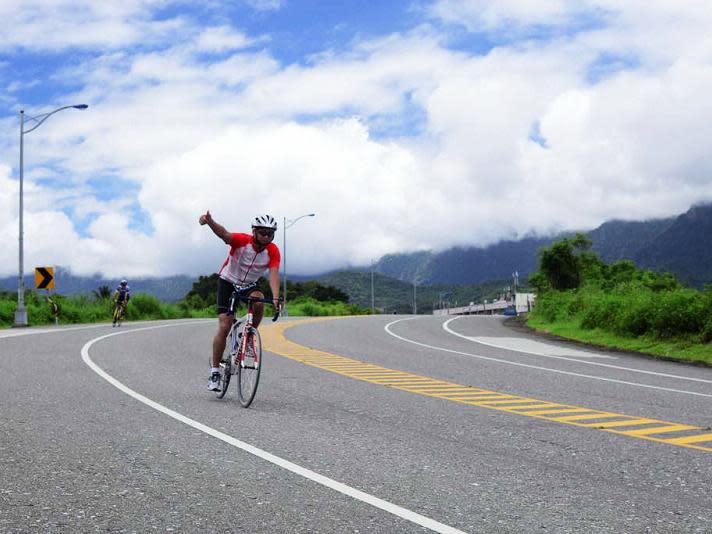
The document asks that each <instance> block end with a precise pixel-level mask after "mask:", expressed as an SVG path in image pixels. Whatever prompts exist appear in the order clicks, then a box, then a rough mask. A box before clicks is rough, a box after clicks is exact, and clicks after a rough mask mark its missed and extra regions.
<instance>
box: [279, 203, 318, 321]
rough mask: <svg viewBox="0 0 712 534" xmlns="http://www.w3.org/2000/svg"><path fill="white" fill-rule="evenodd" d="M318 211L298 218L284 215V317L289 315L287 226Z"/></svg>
mask: <svg viewBox="0 0 712 534" xmlns="http://www.w3.org/2000/svg"><path fill="white" fill-rule="evenodd" d="M315 215H316V213H307V214H305V215H300V216H299V217H297V218H296V219H289V220H287V218H286V217H284V224H283V225H282V266H283V267H282V273H283V276H282V278H283V280H284V289H282V299H283V305H282V315H284V317H289V312H288V311H287V228H290V227H292V226H294V225H295V224H296V222H297V221H298V220H300V219H303V218H304V217H314V216H315Z"/></svg>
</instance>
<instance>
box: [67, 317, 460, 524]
mask: <svg viewBox="0 0 712 534" xmlns="http://www.w3.org/2000/svg"><path fill="white" fill-rule="evenodd" d="M169 326H177V325H175V324H168V325H158V326H149V327H147V328H136V329H133V330H127V331H124V332H112V333H111V334H106V335H103V336H100V337H97V338H94V339H92V340H91V341H88V342H87V343H86V344H85V345H84V346H83V347H82V350H81V354H82V360H84V363H86V364H87V365H88V366H89V367H90V368H91V369H92V371H94V372H95V373H96V374H98V375H99V376H100V377H102V378H103V379H104V380H106V381H107V382H109V383H110V384H111V385H112V386H114V387H116V388H117V389H119V390H121V391H123V392H124V393H126V394H127V395H129V396H130V397H133V398H134V399H136V400H137V401H139V402H142V403H143V404H145V405H146V406H150V407H151V408H153V409H154V410H158V411H159V412H161V413H163V414H165V415H167V416H169V417H172V418H173V419H175V420H177V421H180V422H181V423H184V424H186V425H188V426H190V427H192V428H195V429H196V430H200V431H201V432H204V433H205V434H208V435H209V436H212V437H214V438H217V439H219V440H221V441H224V442H225V443H227V444H229V445H232V446H233V447H236V448H238V449H241V450H243V451H245V452H248V453H250V454H253V455H255V456H257V457H259V458H262V459H263V460H265V461H267V462H270V463H272V464H274V465H276V466H278V467H281V468H282V469H286V470H287V471H290V472H292V473H295V474H297V475H300V476H302V477H304V478H307V479H309V480H311V481H313V482H316V483H317V484H321V485H322V486H326V487H327V488H330V489H332V490H335V491H338V492H339V493H342V494H344V495H347V496H349V497H352V498H354V499H356V500H359V501H361V502H364V503H366V504H370V505H371V506H374V507H376V508H380V509H381V510H384V511H386V512H389V513H391V514H393V515H396V516H398V517H401V518H403V519H406V520H408V521H410V522H412V523H415V524H416V525H420V526H421V527H425V528H428V529H430V530H432V531H434V532H442V533H444V534H465V533H464V532H463V531H461V530H458V529H456V528H453V527H451V526H448V525H445V524H443V523H440V522H438V521H435V520H434V519H430V518H429V517H425V516H423V515H420V514H418V513H416V512H413V511H411V510H408V509H407V508H403V507H401V506H398V505H396V504H393V503H390V502H388V501H384V500H383V499H379V498H378V497H375V496H373V495H370V494H368V493H365V492H363V491H359V490H357V489H355V488H352V487H351V486H347V485H346V484H343V483H341V482H338V481H336V480H333V479H331V478H328V477H325V476H324V475H321V474H319V473H317V472H315V471H311V470H310V469H307V468H305V467H302V466H300V465H297V464H295V463H292V462H290V461H289V460H285V459H283V458H280V457H279V456H275V455H274V454H271V453H269V452H267V451H264V450H262V449H258V448H257V447H255V446H254V445H250V444H249V443H245V442H244V441H240V440H239V439H236V438H233V437H232V436H228V435H227V434H223V433H222V432H220V431H218V430H215V429H214V428H211V427H209V426H207V425H204V424H203V423H200V422H198V421H196V420H194V419H191V418H189V417H186V416H185V415H182V414H180V413H178V412H176V411H174V410H171V409H170V408H166V407H165V406H163V405H162V404H159V403H157V402H156V401H153V400H151V399H149V398H148V397H144V396H143V395H141V394H140V393H137V392H136V391H134V390H133V389H131V388H129V387H128V386H126V385H124V384H123V383H122V382H119V381H118V380H117V379H115V378H114V377H113V376H111V375H110V374H108V373H107V372H106V371H104V370H103V369H102V368H101V367H99V366H98V365H97V364H96V363H94V361H93V360H92V359H91V357H90V356H89V349H90V348H91V346H92V345H93V344H94V343H96V342H97V341H101V340H103V339H106V338H109V337H113V336H118V335H121V334H124V333H126V334H128V333H129V332H137V331H143V330H153V329H156V328H167V327H169Z"/></svg>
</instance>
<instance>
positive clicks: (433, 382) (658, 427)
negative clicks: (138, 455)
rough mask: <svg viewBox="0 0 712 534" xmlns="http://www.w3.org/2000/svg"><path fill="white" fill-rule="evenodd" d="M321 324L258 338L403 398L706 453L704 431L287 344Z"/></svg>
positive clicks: (708, 436)
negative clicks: (428, 399) (412, 396)
mask: <svg viewBox="0 0 712 534" xmlns="http://www.w3.org/2000/svg"><path fill="white" fill-rule="evenodd" d="M327 319H334V318H323V317H320V318H313V319H301V320H295V321H289V322H283V323H277V324H274V325H270V326H267V327H263V328H261V329H260V332H261V333H262V337H263V341H264V343H265V349H266V350H268V351H269V352H272V353H274V354H278V355H280V356H284V357H285V358H289V359H292V360H295V361H298V362H301V363H304V364H306V365H310V366H312V367H317V368H319V369H324V370H326V371H330V372H332V373H337V374H340V375H342V376H346V377H349V378H353V379H356V380H361V381H364V382H369V383H371V384H378V385H381V386H387V387H391V388H395V389H400V390H402V391H407V392H409V393H415V394H418V395H425V396H428V397H436V398H438V399H444V400H448V401H451V402H457V403H461V404H468V405H472V406H477V407H481V408H488V409H491V410H499V411H502V412H509V413H514V414H517V415H525V416H527V417H535V418H537V419H545V420H547V421H555V422H557V423H564V424H567V425H574V426H580V427H586V428H594V429H599V430H603V431H605V432H612V433H615V434H622V435H624V436H630V437H634V438H639V439H645V440H648V441H657V442H660V443H666V444H668V445H675V446H679V447H687V448H691V449H697V450H701V451H706V452H712V429H710V428H709V427H708V428H703V427H700V426H694V425H685V424H679V423H671V422H669V421H661V420H659V419H650V418H646V417H636V416H630V415H625V414H621V413H616V412H607V411H599V410H593V409H590V408H583V407H580V406H573V405H570V404H559V403H556V402H548V401H544V400H540V399H534V398H529V397H520V396H517V395H509V394H506V393H501V392H497V391H490V390H486V389H480V388H476V387H471V386H465V385H462V384H456V383H454V382H447V381H444V380H437V379H434V378H429V377H425V376H419V375H415V374H412V373H407V372H404V371H398V370H396V369H388V368H386V367H381V366H379V365H374V364H371V363H366V362H362V361H359V360H355V359H352V358H346V357H344V356H338V355H336V354H331V353H328V352H324V351H320V350H316V349H312V348H310V347H306V346H304V345H299V344H297V343H294V342H293V341H289V340H288V339H287V338H286V337H285V335H284V332H285V330H287V329H288V328H292V327H294V326H297V325H302V324H306V323H311V322H317V321H324V320H327Z"/></svg>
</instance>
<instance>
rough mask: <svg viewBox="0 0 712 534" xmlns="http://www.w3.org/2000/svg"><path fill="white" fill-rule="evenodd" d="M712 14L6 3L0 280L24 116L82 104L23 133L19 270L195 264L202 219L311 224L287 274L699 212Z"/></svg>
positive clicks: (158, 268) (558, 0) (554, 2)
mask: <svg viewBox="0 0 712 534" xmlns="http://www.w3.org/2000/svg"><path fill="white" fill-rule="evenodd" d="M643 7H644V9H643ZM708 11H709V10H708V9H705V6H704V5H703V3H701V2H699V1H696V0H684V1H681V2H678V3H675V5H674V6H672V5H669V4H668V3H667V2H662V1H661V2H645V3H643V2H642V0H635V1H631V2H627V3H623V4H622V3H620V2H614V1H613V0H575V1H568V2H567V1H564V0H541V1H538V0H528V1H526V2H523V1H515V0H500V1H494V0H419V1H398V2H376V1H370V0H368V1H359V2H317V1H292V0H244V1H233V2H217V1H209V2H203V3H200V4H199V6H197V7H196V3H189V2H184V1H171V0H124V1H123V2H93V1H90V0H72V1H71V2H70V1H69V0H26V1H23V2H19V1H17V2H15V1H7V0H6V1H4V2H2V1H0V17H2V18H3V19H4V20H8V21H13V24H12V25H5V27H4V28H3V29H0V103H1V104H2V105H1V106H0V240H1V241H2V243H3V246H2V247H1V249H0V250H1V251H0V275H9V274H13V273H14V272H15V269H16V265H17V228H18V207H17V204H18V166H19V165H18V157H19V146H18V145H19V120H18V111H19V110H20V109H22V108H24V109H26V110H27V111H28V113H29V114H30V115H39V114H42V113H46V112H49V111H52V110H53V109H55V108H57V107H59V106H63V105H66V104H76V103H87V104H89V106H90V107H89V109H88V110H85V111H79V110H73V109H72V110H66V111H62V112H61V113H58V114H57V115H55V116H52V117H51V118H50V119H49V120H48V121H47V122H46V123H45V124H43V125H42V126H41V127H40V128H38V129H37V130H36V131H34V132H31V133H28V134H27V135H26V136H25V142H26V161H25V217H26V228H25V242H26V250H25V253H26V257H27V262H28V265H31V264H34V263H36V264H42V265H61V266H65V267H69V268H70V269H72V270H73V271H74V272H76V273H78V274H91V273H95V272H101V273H102V274H106V275H109V276H146V275H148V276H160V275H163V274H176V273H188V274H204V273H206V272H211V271H213V270H214V269H215V268H216V267H217V266H218V265H219V263H220V261H221V259H222V255H223V254H224V250H223V245H222V244H221V243H220V242H219V241H217V240H216V238H214V236H211V235H209V233H208V232H207V231H206V230H205V228H202V227H199V226H198V225H197V222H196V221H197V218H198V216H199V215H200V214H201V213H202V212H204V211H205V210H207V209H210V210H211V212H212V213H213V214H214V215H215V218H216V219H217V220H218V221H219V222H221V223H223V224H224V225H225V226H227V227H228V228H230V229H231V230H234V231H242V230H244V229H246V228H247V226H248V225H249V220H250V219H251V217H252V216H254V214H256V213H259V212H269V213H272V214H273V215H274V216H275V217H277V218H278V219H279V220H282V219H284V218H287V219H290V218H294V217H298V216H299V215H301V214H302V213H309V212H315V213H317V217H315V218H314V219H308V220H305V221H300V223H299V225H298V226H295V227H294V228H293V229H290V239H289V244H290V250H289V257H290V266H291V268H293V269H294V270H295V272H300V273H314V272H321V271H324V270H327V269H333V268H338V267H345V266H349V265H364V264H368V263H369V262H370V261H371V259H377V258H379V257H380V256H381V255H383V254H387V253H392V252H406V251H415V250H431V249H442V248H446V247H449V246H484V245H487V244H490V243H493V242H496V241H497V240H500V239H505V238H516V237H521V236H525V235H531V234H547V233H550V232H554V231H560V230H564V229H572V228H576V229H580V228H592V227H595V226H597V225H598V224H600V223H602V222H604V221H605V220H608V219H611V218H627V219H645V218H651V217H663V216H669V215H672V214H675V213H679V212H682V211H684V210H686V209H687V208H688V207H689V206H690V205H691V204H693V203H696V202H703V201H709V200H712V188H711V185H710V179H709V178H708V177H710V176H712V172H711V171H712V161H711V160H710V158H709V156H708V146H707V144H708V141H707V140H708V139H709V138H710V134H712V131H710V130H712V127H711V126H710V124H712V109H710V106H709V104H708V103H707V102H708V96H707V95H709V93H710V89H712V75H711V74H710V73H711V72H712V68H710V67H712V65H710V63H711V61H710V59H709V58H710V57H712V54H711V52H712V44H711V43H710V39H709V37H708V33H709V31H708V29H709V27H710V24H711V23H712V15H710V14H709V13H708ZM511 213H516V214H517V216H516V217H512V216H511ZM443 227H446V228H448V230H447V231H443ZM452 229H455V230H452ZM277 242H278V244H280V243H281V236H279V239H278V241H277ZM292 247H293V248H292ZM126 251H130V252H129V253H126Z"/></svg>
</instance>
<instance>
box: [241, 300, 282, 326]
mask: <svg viewBox="0 0 712 534" xmlns="http://www.w3.org/2000/svg"><path fill="white" fill-rule="evenodd" d="M237 298H238V299H239V300H242V301H243V302H264V303H266V304H274V299H269V298H262V299H261V298H258V297H250V296H249V295H237ZM277 300H278V301H279V302H284V299H283V298H282V297H279V299H277ZM279 314H280V308H277V311H276V312H275V314H274V315H273V316H272V322H275V321H276V320H277V319H279Z"/></svg>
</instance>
